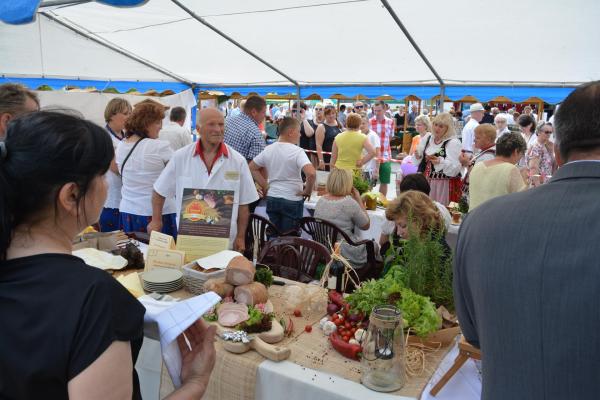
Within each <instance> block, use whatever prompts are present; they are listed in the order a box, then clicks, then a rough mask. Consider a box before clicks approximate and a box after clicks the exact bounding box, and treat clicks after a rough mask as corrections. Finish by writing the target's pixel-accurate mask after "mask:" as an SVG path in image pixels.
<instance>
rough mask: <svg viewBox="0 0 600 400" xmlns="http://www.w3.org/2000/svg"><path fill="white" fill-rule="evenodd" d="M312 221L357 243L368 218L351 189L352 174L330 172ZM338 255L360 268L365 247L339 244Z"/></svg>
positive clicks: (363, 262) (363, 207)
mask: <svg viewBox="0 0 600 400" xmlns="http://www.w3.org/2000/svg"><path fill="white" fill-rule="evenodd" d="M315 218H320V219H324V220H326V221H329V222H331V223H333V224H335V225H337V227H338V228H340V229H341V230H343V231H344V232H346V233H347V234H348V236H350V238H351V239H352V240H354V241H357V242H358V241H360V237H359V236H358V231H359V230H363V231H364V230H367V229H369V227H370V226H371V222H370V220H369V215H368V214H367V211H366V209H365V205H364V204H363V202H362V200H361V198H360V195H359V194H358V191H357V190H356V189H355V188H354V187H352V172H351V171H350V170H347V169H337V168H335V169H333V170H332V171H331V172H330V173H329V177H328V178H327V194H325V195H324V196H321V198H320V199H319V201H317V205H316V206H315ZM342 255H343V256H344V257H346V258H347V259H348V261H349V262H350V263H351V264H352V265H353V266H355V267H356V268H360V267H361V266H363V265H364V264H365V263H366V262H367V249H366V247H365V246H349V245H348V244H344V243H342Z"/></svg>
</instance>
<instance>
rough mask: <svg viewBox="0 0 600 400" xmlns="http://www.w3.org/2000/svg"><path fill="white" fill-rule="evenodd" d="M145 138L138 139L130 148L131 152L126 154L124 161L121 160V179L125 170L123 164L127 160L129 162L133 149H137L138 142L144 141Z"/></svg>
mask: <svg viewBox="0 0 600 400" xmlns="http://www.w3.org/2000/svg"><path fill="white" fill-rule="evenodd" d="M144 139H145V138H140V140H138V141H137V142H135V144H134V145H133V147H132V148H131V150H129V153H128V154H127V157H125V159H124V160H123V164H121V177H123V171H124V170H125V163H127V160H129V157H131V154H132V153H133V151H134V150H135V148H136V147H137V145H138V144H140V142H141V141H142V140H144Z"/></svg>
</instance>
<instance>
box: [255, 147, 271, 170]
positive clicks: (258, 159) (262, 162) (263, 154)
mask: <svg viewBox="0 0 600 400" xmlns="http://www.w3.org/2000/svg"><path fill="white" fill-rule="evenodd" d="M267 153H270V151H268V150H267V149H265V150H264V151H261V152H260V153H259V154H258V155H257V156H256V157H254V159H253V160H252V161H254V164H256V165H258V166H259V167H264V166H265V164H266V162H267V160H265V158H266V157H267V155H266V154H267Z"/></svg>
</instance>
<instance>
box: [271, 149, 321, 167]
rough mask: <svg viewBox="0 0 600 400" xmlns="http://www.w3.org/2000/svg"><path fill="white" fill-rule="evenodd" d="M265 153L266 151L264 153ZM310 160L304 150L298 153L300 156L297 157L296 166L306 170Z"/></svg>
mask: <svg viewBox="0 0 600 400" xmlns="http://www.w3.org/2000/svg"><path fill="white" fill-rule="evenodd" d="M263 153H264V151H263ZM310 163H311V162H310V160H309V159H308V156H307V155H306V153H305V152H304V150H301V151H299V152H298V156H297V157H296V165H297V166H298V168H299V169H302V168H304V166H305V165H307V164H310Z"/></svg>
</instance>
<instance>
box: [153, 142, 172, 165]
mask: <svg viewBox="0 0 600 400" xmlns="http://www.w3.org/2000/svg"><path fill="white" fill-rule="evenodd" d="M156 143H158V146H156V152H157V153H158V155H159V156H160V159H161V160H162V161H163V162H164V163H165V164H166V163H168V162H169V160H170V159H171V157H173V149H172V148H171V145H170V144H169V142H166V141H163V140H156Z"/></svg>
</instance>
